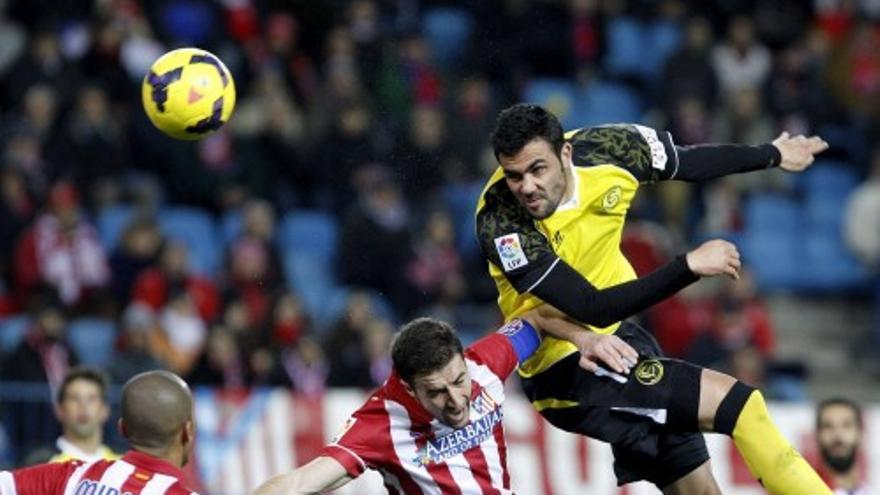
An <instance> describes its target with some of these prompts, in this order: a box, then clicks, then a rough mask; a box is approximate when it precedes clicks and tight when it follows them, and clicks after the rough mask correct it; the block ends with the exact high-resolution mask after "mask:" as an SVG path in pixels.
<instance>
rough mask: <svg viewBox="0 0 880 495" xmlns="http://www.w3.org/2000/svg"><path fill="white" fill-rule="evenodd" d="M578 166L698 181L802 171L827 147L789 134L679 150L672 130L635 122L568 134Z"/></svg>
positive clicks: (644, 178) (648, 179) (646, 177)
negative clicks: (756, 172)
mask: <svg viewBox="0 0 880 495" xmlns="http://www.w3.org/2000/svg"><path fill="white" fill-rule="evenodd" d="M568 138H569V140H570V142H571V143H572V146H573V154H572V157H573V160H574V162H575V164H576V165H580V166H591V165H601V164H605V163H611V164H614V165H617V166H619V167H621V168H624V169H626V170H628V171H629V172H630V173H631V174H633V176H635V178H636V179H638V180H639V181H640V182H655V181H658V180H684V181H690V182H699V181H705V180H710V179H715V178H718V177H723V176H725V175H731V174H738V173H744V172H751V171H754V170H763V169H767V168H772V167H780V168H782V169H784V170H788V171H790V172H799V171H802V170H804V169H806V168H807V167H809V166H810V164H812V163H813V160H814V158H815V155H817V154H819V153H821V152H823V151H825V150H826V149H828V143H826V142H825V141H824V140H823V139H822V138H820V137H818V136H812V137H805V136H794V137H792V136H789V135H788V133H786V132H784V133H782V134H781V135H780V136H779V137H777V138H776V139H775V140H774V141H773V142H772V143H767V144H762V145H758V146H749V145H743V144H727V143H724V144H698V145H693V146H678V145H676V144H675V143H674V141H673V138H672V135H671V134H670V133H669V132H665V131H657V130H655V129H652V128H650V127H645V126H641V125H636V124H614V125H608V126H599V127H590V128H584V129H578V130H576V131H572V132H571V133H570V135H569V136H568Z"/></svg>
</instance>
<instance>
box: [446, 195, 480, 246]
mask: <svg viewBox="0 0 880 495" xmlns="http://www.w3.org/2000/svg"><path fill="white" fill-rule="evenodd" d="M481 192H483V183H482V182H479V181H476V182H471V183H467V184H461V183H459V184H449V185H447V186H446V187H444V188H443V202H444V204H445V205H446V208H447V210H449V213H450V214H451V215H452V221H453V223H454V225H455V239H456V247H457V248H458V251H459V253H461V255H462V256H470V255H474V254H476V253H477V251H478V249H479V244H477V241H476V237H475V236H474V232H475V231H476V228H477V225H476V223H477V222H476V216H475V209H476V205H477V200H478V199H479V198H480V193H481Z"/></svg>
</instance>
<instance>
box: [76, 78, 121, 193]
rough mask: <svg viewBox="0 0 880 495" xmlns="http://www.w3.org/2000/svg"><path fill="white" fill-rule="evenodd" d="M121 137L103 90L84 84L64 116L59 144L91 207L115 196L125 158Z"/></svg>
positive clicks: (117, 191)
mask: <svg viewBox="0 0 880 495" xmlns="http://www.w3.org/2000/svg"><path fill="white" fill-rule="evenodd" d="M123 139H124V135H123V132H122V129H121V128H120V126H119V122H118V121H116V120H114V119H113V117H112V115H111V108H110V101H109V99H108V96H107V93H106V91H105V90H104V89H103V88H102V87H100V86H95V85H89V86H85V87H83V88H82V89H81V90H80V92H79V95H78V96H77V101H76V106H75V107H74V109H73V112H72V113H71V114H70V115H69V116H68V117H67V122H66V125H65V126H64V135H63V144H62V145H61V146H62V149H63V150H64V153H65V156H66V157H67V158H66V161H67V162H69V167H70V171H71V174H72V175H73V177H74V180H75V181H76V184H77V187H78V189H79V190H81V191H84V192H85V194H86V195H87V198H88V199H89V202H90V204H91V205H92V206H93V207H94V206H98V207H100V206H102V205H105V204H107V203H109V202H110V201H113V200H118V196H119V184H116V181H117V180H118V176H119V174H120V173H121V171H122V170H123V169H124V168H125V167H126V165H127V162H128V160H127V156H126V146H125V143H124V141H123Z"/></svg>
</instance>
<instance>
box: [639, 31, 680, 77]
mask: <svg viewBox="0 0 880 495" xmlns="http://www.w3.org/2000/svg"><path fill="white" fill-rule="evenodd" d="M644 35H645V46H650V47H651V56H650V57H643V60H642V76H643V77H644V78H645V79H646V80H647V81H656V80H657V79H658V78H659V77H660V75H661V73H662V71H663V66H664V65H666V59H668V58H669V56H670V55H672V54H673V53H674V52H675V51H676V50H678V47H679V45H681V39H682V29H681V26H679V25H678V23H676V22H671V21H662V20H658V21H653V22H651V23H650V24H649V25H647V26H646V27H645V30H644Z"/></svg>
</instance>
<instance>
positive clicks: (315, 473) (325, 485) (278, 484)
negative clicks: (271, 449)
mask: <svg viewBox="0 0 880 495" xmlns="http://www.w3.org/2000/svg"><path fill="white" fill-rule="evenodd" d="M351 480H352V478H351V477H350V476H349V475H348V473H347V472H346V471H345V468H344V467H343V466H342V464H340V463H339V462H338V461H336V460H335V459H333V458H332V457H328V456H320V457H317V458H315V459H314V460H312V462H310V463H308V464H306V465H304V466H300V467H298V468H296V469H294V470H293V471H291V472H289V473H286V474H280V475H278V476H275V477H273V478H269V479H268V480H267V481H266V482H264V483H263V484H262V485H260V486H259V487H258V488H257V490H256V491H254V493H253V495H304V494H313V493H324V492H325V491H327V490H335V489H337V488H339V487H341V486H343V485H345V484H346V483H348V482H349V481H351Z"/></svg>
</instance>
